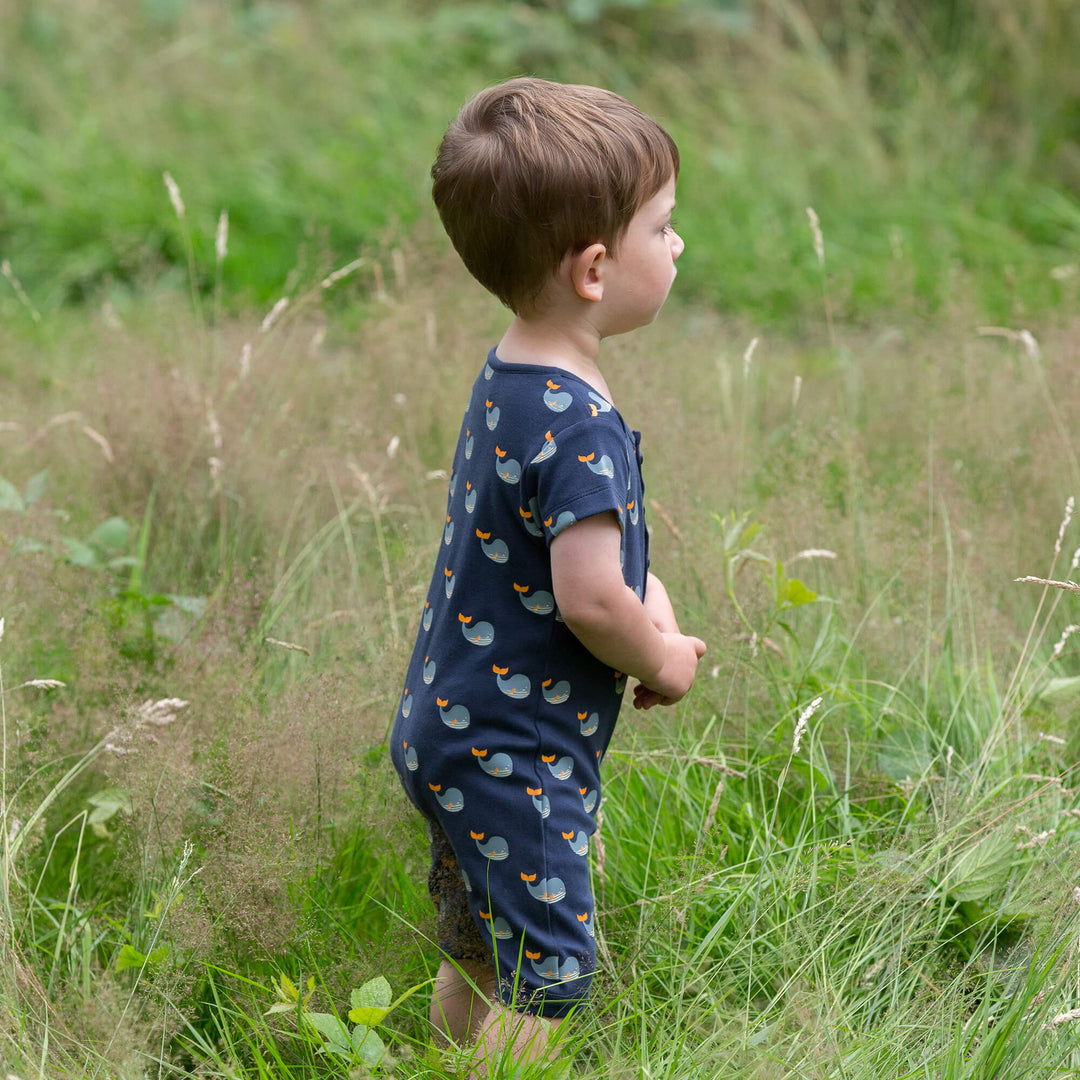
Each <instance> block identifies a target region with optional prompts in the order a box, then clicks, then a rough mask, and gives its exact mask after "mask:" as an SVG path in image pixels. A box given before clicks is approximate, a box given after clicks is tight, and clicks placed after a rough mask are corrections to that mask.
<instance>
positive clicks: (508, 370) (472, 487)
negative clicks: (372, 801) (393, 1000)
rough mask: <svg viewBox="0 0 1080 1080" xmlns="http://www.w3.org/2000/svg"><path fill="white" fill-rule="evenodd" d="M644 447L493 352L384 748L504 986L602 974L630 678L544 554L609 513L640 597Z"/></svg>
mask: <svg viewBox="0 0 1080 1080" xmlns="http://www.w3.org/2000/svg"><path fill="white" fill-rule="evenodd" d="M638 440H639V436H638V434H637V433H636V432H632V431H630V429H629V428H627V426H626V425H625V423H624V422H623V420H622V417H621V416H620V415H619V413H618V411H617V410H616V409H615V408H614V407H613V406H612V405H611V403H610V402H609V401H607V400H606V399H605V398H603V397H602V396H601V395H600V394H598V393H597V392H596V391H595V390H594V389H593V388H591V387H589V386H588V385H587V384H586V383H585V382H583V381H582V380H581V379H579V378H578V377H577V376H574V375H573V374H571V373H569V372H564V371H562V370H561V369H552V368H545V367H542V366H540V365H506V364H503V363H502V362H501V361H500V360H499V359H498V357H497V356H496V355H495V352H494V350H493V351H492V353H491V355H490V356H489V358H488V361H487V363H486V364H484V366H483V368H482V369H481V373H480V375H479V376H478V377H477V380H476V383H475V384H474V387H473V391H472V395H471V398H470V401H469V406H468V408H467V411H466V414H465V417H464V418H463V420H462V424H461V429H460V436H459V439H458V445H457V449H456V451H455V455H454V460H453V462H452V463H451V464H452V468H451V469H450V470H449V479H448V481H447V488H446V491H447V500H446V506H445V511H444V513H443V515H442V517H441V518H439V519H438V520H439V525H438V528H439V530H440V535H439V536H438V537H437V540H438V543H437V548H438V550H439V551H440V552H441V554H440V555H439V556H438V561H437V563H436V565H435V568H434V573H433V577H432V581H431V586H430V588H429V590H428V592H427V594H426V596H425V597H423V599H422V605H423V606H422V608H421V610H420V611H419V612H418V618H417V622H418V625H417V628H416V635H417V637H416V642H417V643H416V646H415V648H414V651H413V657H412V660H411V661H410V664H409V669H408V672H407V676H406V679H405V680H404V685H405V687H406V689H404V690H403V691H402V694H401V698H400V700H399V703H398V708H397V709H396V712H395V719H394V729H393V733H392V737H391V739H390V748H391V749H390V753H391V757H392V758H393V761H394V765H395V767H396V768H397V771H398V774H399V776H400V777H401V780H402V784H403V785H404V787H405V789H406V791H407V792H408V794H409V796H410V798H411V799H412V800H413V802H414V803H415V804H416V805H417V806H418V807H419V808H420V809H421V810H422V811H423V813H424V814H425V815H426V816H427V817H428V819H429V820H430V821H432V822H436V823H437V824H438V826H439V827H440V828H441V829H442V830H443V832H445V835H446V838H447V840H448V843H449V844H450V847H451V849H452V853H453V856H454V859H453V862H456V864H457V871H458V874H459V875H460V880H461V887H462V888H463V889H464V897H463V899H462V901H461V902H462V903H465V902H467V904H468V906H469V909H470V910H471V912H472V915H473V919H474V921H475V923H476V925H477V927H478V928H479V930H480V933H481V935H482V938H481V940H486V941H487V942H490V943H491V944H492V945H494V946H495V953H496V961H495V962H496V966H497V969H498V974H499V979H500V983H501V984H504V985H506V986H512V985H516V984H518V983H520V986H521V991H520V992H523V993H524V992H528V993H532V992H536V991H543V992H544V993H545V994H548V995H549V996H550V997H549V999H550V1000H553V1001H556V1000H557V1001H567V1002H572V1001H578V1000H581V999H582V998H583V997H584V995H585V994H586V993H587V990H588V985H589V981H590V979H591V976H592V972H593V969H594V967H595V953H596V945H595V926H594V916H593V911H594V909H595V904H594V901H593V896H592V892H591V886H590V883H589V868H588V862H589V860H588V854H589V849H590V839H589V838H590V836H591V835H592V833H593V832H594V831H595V829H596V822H595V820H594V815H595V813H596V810H597V808H598V806H599V805H600V774H599V766H600V761H601V760H602V757H603V751H604V750H605V749H606V747H607V745H608V742H609V740H610V738H611V734H612V730H613V727H614V723H615V719H616V716H617V713H618V709H619V705H620V700H621V696H622V693H623V691H624V690H625V686H626V676H625V675H624V674H623V673H620V672H613V671H612V670H611V668H610V667H608V666H606V665H604V664H602V663H601V662H600V661H598V660H596V659H595V658H594V657H592V656H591V655H590V654H588V653H587V652H586V650H585V649H584V648H583V647H582V646H581V645H580V644H579V643H578V642H577V639H576V638H575V637H574V636H573V634H572V633H571V631H570V630H569V628H568V627H567V626H566V624H565V623H564V622H563V621H562V617H561V615H560V614H559V611H558V608H557V605H556V602H555V594H554V589H553V587H552V580H551V560H550V553H549V550H548V544H549V543H550V542H551V541H552V540H553V539H554V538H555V537H556V536H558V535H559V533H560V532H562V531H563V530H565V529H567V528H571V527H572V526H573V525H574V524H575V523H577V522H578V521H581V520H583V519H584V518H587V517H589V516H591V515H594V514H601V513H611V512H614V513H615V514H616V516H617V517H618V519H619V524H620V529H621V533H622V538H621V541H620V550H619V561H620V566H621V568H622V574H623V580H624V581H625V583H626V585H627V586H628V587H629V588H630V589H631V590H633V591H634V592H635V594H636V595H638V596H639V597H640V596H642V595H643V589H644V585H645V580H646V572H647V568H648V535H647V531H646V522H645V513H644V509H645V502H644V487H643V485H642V482H641V455H640V452H639V449H638ZM492 465H494V468H492V467H491V466H492ZM583 466H584V467H583ZM433 539H436V538H435V537H433ZM459 635H460V636H459ZM537 690H538V691H539V692H535V691H537ZM575 716H576V721H575ZM529 740H531V741H529ZM538 745H539V746H540V747H542V748H543V749H542V750H538V749H537V746H538ZM433 851H434V848H433ZM441 880H442V882H443V883H444V884H445V881H446V878H445V877H444V878H442V879H441ZM452 880H453V881H456V880H457V877H456V876H454V877H452ZM541 905H548V907H549V908H552V909H556V910H557V912H558V917H557V918H554V919H553V918H549V917H548V915H547V913H546V912H544V911H543V910H542V909H541ZM552 914H555V911H554V910H553V912H552ZM502 946H505V947H502Z"/></svg>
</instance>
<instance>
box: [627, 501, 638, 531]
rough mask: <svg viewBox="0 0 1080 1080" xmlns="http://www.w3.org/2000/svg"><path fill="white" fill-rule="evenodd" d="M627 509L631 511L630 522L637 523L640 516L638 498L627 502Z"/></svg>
mask: <svg viewBox="0 0 1080 1080" xmlns="http://www.w3.org/2000/svg"><path fill="white" fill-rule="evenodd" d="M626 509H627V510H629V511H630V524H631V525H636V524H637V523H638V518H639V517H640V511H639V510H638V504H637V500H636V499H631V500H630V502H628V503H627V504H626Z"/></svg>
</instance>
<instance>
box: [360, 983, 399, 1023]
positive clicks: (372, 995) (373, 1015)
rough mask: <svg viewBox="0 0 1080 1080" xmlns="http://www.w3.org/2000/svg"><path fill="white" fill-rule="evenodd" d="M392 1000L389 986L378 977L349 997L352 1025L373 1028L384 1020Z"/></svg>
mask: <svg viewBox="0 0 1080 1080" xmlns="http://www.w3.org/2000/svg"><path fill="white" fill-rule="evenodd" d="M393 1000H394V997H393V991H392V990H391V989H390V984H389V983H388V982H387V981H386V979H385V978H384V977H383V976H382V975H378V976H376V977H375V978H374V979H370V980H368V982H366V983H364V985H363V986H361V987H360V989H359V990H354V991H353V992H352V994H351V995H350V1001H351V1003H352V1008H351V1009H350V1010H349V1019H350V1020H351V1021H352V1022H353V1023H354V1024H363V1025H365V1026H366V1027H375V1025H376V1024H381V1023H382V1021H383V1020H384V1019H385V1018H386V1014H387V1013H388V1012H389V1011H390V1008H391V1002H392V1001H393Z"/></svg>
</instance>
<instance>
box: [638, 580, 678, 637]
mask: <svg viewBox="0 0 1080 1080" xmlns="http://www.w3.org/2000/svg"><path fill="white" fill-rule="evenodd" d="M645 611H646V613H647V614H648V616H649V618H650V619H651V620H652V624H653V626H655V627H656V629H657V630H660V631H661V632H662V633H665V634H678V633H679V632H680V631H679V621H678V619H676V618H675V609H674V608H673V607H672V606H671V600H670V598H669V597H668V593H667V589H665V588H664V583H663V582H662V581H661V580H660V579H659V578H658V577H657V576H656V575H655V574H654V573H652V572H651V571H650V572H649V575H648V578H647V580H646V584H645Z"/></svg>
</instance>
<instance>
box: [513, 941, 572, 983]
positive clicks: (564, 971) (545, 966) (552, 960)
mask: <svg viewBox="0 0 1080 1080" xmlns="http://www.w3.org/2000/svg"><path fill="white" fill-rule="evenodd" d="M525 956H526V958H527V959H528V961H529V963H530V964H531V965H532V969H533V971H535V972H536V974H537V975H539V976H540V978H541V979H551V980H555V979H558V980H559V981H560V982H566V981H567V980H568V979H576V978H577V977H578V975H580V974H581V965H580V964H579V963H578V961H577V960H576V959H575V958H574V957H573V956H568V957H567V958H566V959H565V960H564V961H563V962H562V963H561V964H560V963H559V958H558V957H557V956H548V957H546V958H545V959H543V960H541V959H540V954H539V953H534V952H529V950H528V949H526V950H525Z"/></svg>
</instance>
